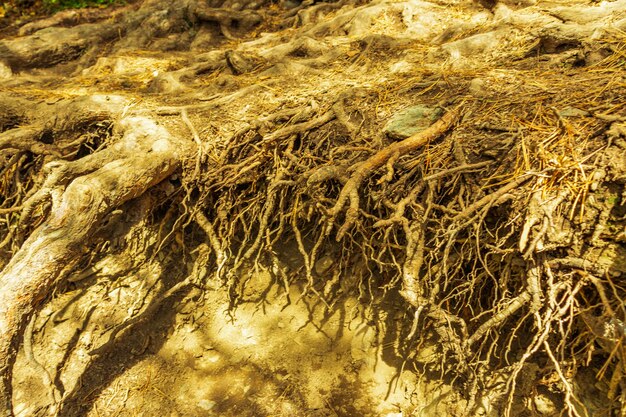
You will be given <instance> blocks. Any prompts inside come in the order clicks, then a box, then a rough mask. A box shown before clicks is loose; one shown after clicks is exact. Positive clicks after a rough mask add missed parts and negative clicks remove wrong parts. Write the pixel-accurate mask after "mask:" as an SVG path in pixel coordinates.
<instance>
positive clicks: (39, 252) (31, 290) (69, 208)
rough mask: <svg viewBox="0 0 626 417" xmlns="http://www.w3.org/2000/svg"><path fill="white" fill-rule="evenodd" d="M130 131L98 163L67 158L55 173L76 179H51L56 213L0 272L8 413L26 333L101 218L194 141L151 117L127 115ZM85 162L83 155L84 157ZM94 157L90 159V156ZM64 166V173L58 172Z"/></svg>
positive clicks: (167, 170)
mask: <svg viewBox="0 0 626 417" xmlns="http://www.w3.org/2000/svg"><path fill="white" fill-rule="evenodd" d="M117 126H118V127H119V129H120V130H121V132H122V134H123V136H122V137H121V138H120V140H119V141H118V142H116V143H115V144H114V145H112V146H111V147H110V148H107V149H105V150H103V151H101V152H102V154H99V153H95V154H93V155H90V156H89V157H88V158H91V159H94V160H98V163H97V164H96V165H97V166H94V169H92V170H89V172H85V171H84V169H79V170H76V169H73V168H74V167H76V168H79V167H80V168H84V166H81V165H79V164H77V163H70V164H61V165H59V166H57V167H55V168H52V169H51V171H50V174H49V175H50V177H51V178H53V177H54V178H63V179H64V182H67V183H69V184H68V185H67V187H62V189H61V190H58V189H55V188H56V187H59V185H61V186H62V183H59V182H57V183H56V184H51V183H47V184H46V185H45V187H46V188H45V189H43V190H41V192H43V193H50V195H51V196H52V201H51V208H50V215H49V217H48V218H47V219H46V221H45V222H44V223H43V224H42V225H41V226H39V227H38V228H37V229H36V230H35V231H34V232H33V233H32V234H31V235H30V236H29V238H28V239H27V240H26V241H25V242H24V244H23V245H22V247H21V248H20V250H19V251H18V252H17V253H15V255H14V256H13V258H12V259H11V261H10V262H9V264H8V265H7V266H6V267H5V268H4V270H3V271H2V274H1V275H0V305H1V306H2V307H0V327H2V329H4V331H3V332H2V334H1V335H0V360H1V362H0V398H1V399H2V401H1V403H0V415H2V416H10V415H12V411H11V392H12V391H11V375H12V372H11V369H12V367H13V363H14V361H15V357H16V354H17V351H18V346H19V343H20V339H21V336H22V335H23V333H24V330H25V328H26V324H27V323H28V320H29V318H30V316H31V315H32V314H33V311H34V310H35V309H37V307H38V306H39V304H40V303H41V301H42V300H43V299H44V298H45V297H46V296H47V295H48V294H49V293H50V292H51V289H52V288H53V287H54V285H55V284H56V283H58V282H59V281H60V280H62V279H63V278H65V276H66V275H67V273H68V272H69V271H70V270H71V268H72V267H73V266H74V265H75V264H76V262H77V261H78V260H79V259H80V255H81V254H82V252H83V251H84V249H85V248H84V246H83V245H84V244H85V243H86V242H88V241H89V239H90V237H91V236H92V235H93V234H94V232H95V231H96V230H97V228H98V226H99V225H100V223H101V221H102V220H103V219H104V218H106V216H107V215H108V214H109V213H110V212H111V211H113V210H114V209H115V208H117V207H119V206H120V205H121V204H123V203H124V202H126V201H128V200H130V199H133V198H135V197H137V196H139V195H141V194H143V193H144V192H145V191H146V190H147V189H149V188H150V187H152V186H153V185H155V184H157V183H158V182H160V181H162V180H163V179H164V178H166V177H167V176H169V175H171V174H172V173H173V172H174V171H175V170H176V169H177V168H178V167H179V165H180V161H181V160H182V157H183V155H184V154H185V150H186V149H188V148H187V146H186V145H185V144H184V143H182V142H181V141H180V140H179V139H177V138H175V137H173V136H172V135H171V134H170V133H169V132H168V131H167V130H166V129H164V128H163V127H160V126H158V125H157V124H156V123H155V122H154V121H152V120H151V119H149V118H147V117H132V116H127V117H124V118H122V119H120V121H119V122H118V123H117ZM76 162H80V160H78V161H76ZM85 162H86V161H85ZM60 172H62V173H63V175H58V174H59V173H60Z"/></svg>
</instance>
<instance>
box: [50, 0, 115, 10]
mask: <svg viewBox="0 0 626 417" xmlns="http://www.w3.org/2000/svg"><path fill="white" fill-rule="evenodd" d="M120 3H125V1H123V0H43V4H44V6H45V7H46V8H48V9H50V10H55V11H56V10H64V9H80V8H83V7H107V6H110V5H112V4H120Z"/></svg>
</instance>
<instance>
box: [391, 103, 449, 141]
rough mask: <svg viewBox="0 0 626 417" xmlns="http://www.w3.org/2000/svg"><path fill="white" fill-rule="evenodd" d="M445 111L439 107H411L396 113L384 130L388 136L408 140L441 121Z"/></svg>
mask: <svg viewBox="0 0 626 417" xmlns="http://www.w3.org/2000/svg"><path fill="white" fill-rule="evenodd" d="M442 114H443V110H442V109H441V108H439V107H428V106H422V105H417V106H411V107H407V108H406V109H404V110H401V111H399V112H398V113H396V114H395V115H394V116H393V117H392V118H391V120H389V122H387V125H386V126H385V128H384V130H383V131H384V132H385V134H387V136H389V137H391V138H393V139H397V140H401V139H406V138H408V137H409V136H412V135H414V134H416V133H418V132H421V131H422V130H424V129H426V128H427V127H428V126H430V125H431V124H432V123H433V122H434V121H436V120H437V119H439V117H441V115H442Z"/></svg>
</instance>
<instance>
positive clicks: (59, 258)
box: [0, 0, 626, 416]
mask: <svg viewBox="0 0 626 417" xmlns="http://www.w3.org/2000/svg"><path fill="white" fill-rule="evenodd" d="M217 3H219V2H217ZM217 3H215V2H194V1H178V2H175V4H166V3H161V2H158V1H147V2H144V3H142V4H140V5H137V6H134V7H133V8H130V9H129V10H128V12H127V13H119V12H113V13H111V14H110V15H107V16H103V17H102V18H106V19H107V20H104V21H103V20H98V19H94V20H93V21H91V20H90V21H89V22H84V23H83V22H80V23H81V24H78V25H76V23H77V22H74V21H72V22H71V24H68V25H69V26H70V27H57V26H61V25H65V23H63V22H65V20H63V19H50V20H47V21H45V22H42V23H41V24H40V25H39V26H36V27H35V26H33V28H32V29H28V30H26V29H24V30H23V31H21V32H20V35H21V36H16V37H13V38H9V39H6V40H3V41H0V61H1V62H2V64H0V65H2V67H0V77H4V79H5V85H6V86H7V87H6V91H4V92H3V93H2V96H0V132H1V133H0V158H1V159H0V160H1V161H2V166H1V173H0V188H1V189H2V200H0V216H1V217H2V219H3V221H2V223H0V229H1V230H2V231H3V236H4V237H3V239H2V242H1V243H0V250H2V253H0V262H1V264H2V266H3V268H4V269H3V270H2V273H1V274H0V301H1V302H0V305H2V307H1V310H0V325H1V326H2V327H3V328H5V329H8V331H7V332H6V333H3V334H2V336H0V360H1V361H2V362H0V370H1V373H0V377H1V381H2V385H1V386H0V395H1V396H2V400H3V401H2V407H3V408H0V411H1V413H0V414H3V415H7V416H9V415H12V386H11V381H12V378H13V368H14V364H15V361H16V360H17V354H18V349H19V346H20V344H21V341H22V340H25V342H24V350H25V351H26V350H27V351H28V352H25V353H26V357H27V359H29V361H30V362H31V363H35V364H38V362H37V360H36V359H34V356H33V354H32V350H33V348H32V346H31V345H32V343H34V342H36V340H35V339H36V338H35V335H34V334H33V333H37V332H36V331H34V330H33V329H34V327H33V326H34V324H33V323H35V322H36V321H37V317H40V318H41V314H42V313H41V312H42V311H44V310H45V305H46V303H50V302H51V301H53V293H55V292H57V293H60V294H62V293H63V292H64V291H66V290H68V288H70V287H71V288H75V287H76V286H81V285H84V288H83V287H81V288H83V289H84V291H89V288H90V285H93V284H94V282H95V281H94V280H98V279H103V280H105V281H107V282H108V284H107V285H113V283H114V282H115V281H116V280H121V279H123V278H124V277H129V276H134V277H136V278H137V279H138V280H139V282H141V284H140V288H139V289H138V290H137V291H138V294H140V295H141V297H138V300H137V301H136V302H135V303H133V305H132V306H131V307H130V308H128V311H125V312H123V313H124V314H121V313H120V314H116V313H112V315H111V317H110V318H109V319H110V321H112V323H110V324H109V325H108V326H104V327H105V328H106V329H105V330H102V329H101V330H100V333H99V335H98V336H97V337H96V336H93V340H91V341H90V345H89V346H90V348H89V349H87V350H88V351H89V354H90V355H91V356H90V357H93V358H97V357H99V356H100V355H102V354H103V353H104V352H107V351H109V350H110V349H112V346H115V345H116V344H120V343H123V342H122V341H123V340H126V339H125V338H127V337H129V334H130V333H132V331H134V330H136V329H141V326H142V325H143V324H145V323H146V322H147V321H149V319H150V317H153V315H154V314H155V312H156V311H157V310H158V309H159V308H160V307H161V306H162V305H164V304H167V303H174V304H175V303H176V300H177V299H178V298H180V297H183V298H184V297H186V296H187V295H188V294H191V293H192V292H193V291H198V293H199V295H198V294H196V295H194V296H193V300H194V303H197V305H198V306H200V305H202V300H203V299H204V298H203V297H206V293H207V292H210V291H214V290H215V289H216V288H219V287H223V288H225V289H226V290H227V292H228V296H229V303H230V308H231V311H235V310H236V309H237V308H238V307H241V306H243V305H245V304H246V303H250V302H259V300H261V301H262V299H263V298H264V296H267V294H265V293H263V292H262V291H260V292H259V291H256V292H255V291H251V290H250V288H251V283H253V282H255V276H257V275H258V274H260V273H264V274H268V276H270V277H271V279H272V282H273V285H275V286H278V287H280V288H283V289H284V294H285V296H286V300H287V303H288V304H289V303H294V304H298V303H301V302H304V301H303V300H306V299H308V297H310V296H313V297H314V298H315V299H316V300H318V301H319V302H320V303H322V304H323V306H324V309H325V311H326V312H327V313H328V314H330V313H331V312H333V311H335V309H336V308H337V306H339V305H342V302H344V301H345V300H346V299H348V298H350V297H354V298H356V299H358V300H359V302H360V303H362V304H363V305H365V306H368V307H369V308H370V309H371V310H372V311H376V309H377V308H380V305H381V303H380V300H381V299H383V298H385V297H387V296H388V295H389V294H400V295H401V299H402V303H403V305H402V310H403V312H404V313H403V316H402V325H401V326H399V328H398V329H397V331H396V333H395V334H393V335H391V336H392V338H393V341H392V344H393V347H394V348H393V351H394V353H393V355H395V356H397V358H400V359H401V360H402V363H403V365H402V367H403V368H404V367H407V369H412V371H414V372H415V373H417V374H420V375H424V376H425V377H426V378H429V379H438V380H441V381H445V383H447V384H449V385H450V386H452V387H454V389H456V390H457V391H458V392H459V393H462V397H463V401H464V409H465V412H466V414H467V415H477V414H483V415H485V414H486V415H521V414H520V413H523V412H532V413H539V414H540V415H550V414H549V413H548V412H547V411H546V412H543V411H541V410H543V409H545V407H544V408H541V404H540V401H539V400H537V398H539V397H540V395H539V394H538V393H541V395H543V397H549V398H553V399H554V402H555V403H560V404H562V405H563V409H565V410H567V412H568V413H569V414H570V415H578V416H584V415H607V416H608V415H623V414H624V413H626V387H624V382H623V375H622V373H623V367H624V360H625V359H624V355H625V352H624V344H623V342H624V340H625V337H626V330H625V325H624V323H625V320H626V310H625V308H624V302H623V300H624V299H626V294H625V292H626V289H625V285H624V282H623V281H624V277H626V264H625V263H624V259H626V256H625V255H626V248H625V246H624V242H625V241H626V237H625V227H626V222H625V219H626V208H625V207H626V205H625V204H624V199H625V196H626V191H625V183H626V157H625V156H624V155H626V152H625V151H626V142H625V136H626V133H625V132H626V127H625V124H624V123H625V121H626V116H624V111H625V106H626V102H624V99H623V97H624V96H626V85H625V84H624V76H623V74H624V67H625V66H626V62H625V60H624V51H625V50H626V49H625V45H626V44H625V42H624V36H623V34H624V30H625V29H626V24H625V23H624V22H626V20H625V19H626V16H625V15H624V12H623V10H624V9H623V8H620V7H621V6H623V5H624V2H623V1H619V0H618V1H614V2H609V3H606V5H605V6H602V7H600V6H597V5H593V4H586V3H584V2H580V3H576V4H575V5H571V6H559V5H555V4H552V3H549V4H548V3H546V4H543V3H542V2H537V4H534V5H527V6H528V7H523V6H520V5H517V6H515V7H514V6H513V5H509V4H508V3H507V2H502V3H498V4H497V5H495V6H493V7H491V6H490V7H489V8H488V9H484V8H481V6H479V5H478V4H465V3H456V2H450V3H449V4H448V3H446V2H433V3H429V2H413V1H409V2H398V3H377V2H374V3H368V4H356V3H351V2H337V3H314V2H307V1H305V2H302V3H301V4H295V3H293V4H292V3H291V2H285V3H284V4H283V3H280V4H266V3H261V2H259V3H257V2H251V3H245V4H240V3H234V4H229V3H228V2H226V3H224V4H217ZM425 16H426V17H425ZM432 22H438V23H439V24H433V23H432ZM31 25H32V24H31ZM55 43H58V46H55V47H52V45H53V44H55ZM165 51H170V52H169V53H165ZM64 73H71V74H72V77H71V78H70V79H64V78H63V77H62V75H63V74H64ZM81 96H86V98H78V97H81ZM174 271H175V272H174ZM172 277H174V278H172ZM83 283H85V284H83ZM294 287H299V288H300V291H299V294H298V297H297V298H295V299H293V297H291V295H293V291H292V289H293V288H294ZM192 289H193V290H192ZM203 293H204V294H205V296H203V295H202V294H203ZM177 297H178V298H177ZM94 309H96V310H97V309H98V307H97V306H95V307H94ZM122 310H123V309H121V310H120V311H122ZM94 314H95V315H96V316H97V315H98V313H97V311H96V312H95V313H94ZM86 317H87V320H89V317H91V310H90V313H89V314H88V315H87V316H86ZM311 321H313V320H311ZM29 323H30V324H29ZM46 323H47V320H46ZM46 323H44V324H43V325H42V326H40V327H39V328H38V331H39V332H40V333H41V336H40V337H41V338H42V339H43V338H44V337H45V332H46V331H47V332H50V331H51V329H52V328H54V320H52V321H51V322H50V323H49V324H46ZM81 328H82V327H81ZM131 330H132V331H131ZM79 333H80V332H79ZM387 337H389V335H388V336H387ZM96 341H97V342H96ZM76 343H78V342H76ZM144 350H145V349H144ZM426 350H430V351H432V353H433V354H432V355H425V354H424V351H426ZM70 356H71V354H70V353H69V352H68V357H70ZM68 357H66V358H64V360H67V358H68ZM93 361H95V359H89V360H87V361H86V362H84V366H85V367H86V368H87V367H89V366H90V365H89V364H90V363H91V364H93V363H94V362H93ZM36 366H39V367H41V366H42V365H41V364H38V365H36ZM43 369H44V370H45V369H47V368H46V367H45V366H44V367H43ZM62 369H63V366H60V367H57V370H58V372H61V371H62ZM399 372H400V373H401V372H402V370H400V371H399ZM43 374H44V375H48V376H47V379H46V382H45V384H46V385H48V386H49V388H50V395H49V398H50V403H49V404H48V405H46V406H45V407H44V408H45V409H47V410H48V411H50V412H54V413H57V414H59V415H71V413H72V412H73V411H71V410H72V409H71V406H72V404H74V403H75V402H76V401H77V400H76V398H74V397H73V395H74V393H75V391H72V390H71V389H69V388H68V389H65V388H63V387H61V388H59V386H61V385H63V384H60V383H59V381H60V380H61V379H62V378H61V376H60V374H59V375H50V374H48V372H44V373H43ZM590 374H592V375H594V377H593V378H595V381H597V382H598V383H600V384H603V385H602V389H601V390H600V391H601V392H600V394H599V396H600V398H602V399H606V400H607V401H604V402H603V404H601V405H598V404H597V402H594V400H593V399H592V398H590V397H593V396H597V395H596V394H593V395H590V394H589V390H587V388H585V385H584V384H586V383H587V382H585V381H584V378H587V377H586V375H590ZM72 378H73V381H69V379H72ZM77 379H80V376H78V378H76V377H75V376H72V377H71V378H70V376H66V380H65V381H64V382H63V383H64V384H65V385H67V386H68V387H69V386H78V385H79V383H78V382H77ZM600 402H602V401H600ZM540 409H541V410H540ZM523 410H526V411H523ZM413 411H415V409H413ZM559 411H560V410H559ZM407 412H409V411H407ZM64 413H65V414H64ZM546 413H547V414H546ZM620 413H621V414H620ZM302 415H305V414H302Z"/></svg>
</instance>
